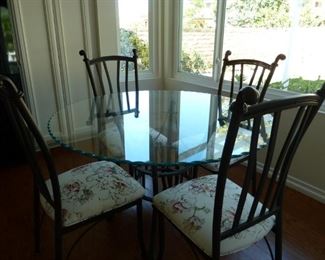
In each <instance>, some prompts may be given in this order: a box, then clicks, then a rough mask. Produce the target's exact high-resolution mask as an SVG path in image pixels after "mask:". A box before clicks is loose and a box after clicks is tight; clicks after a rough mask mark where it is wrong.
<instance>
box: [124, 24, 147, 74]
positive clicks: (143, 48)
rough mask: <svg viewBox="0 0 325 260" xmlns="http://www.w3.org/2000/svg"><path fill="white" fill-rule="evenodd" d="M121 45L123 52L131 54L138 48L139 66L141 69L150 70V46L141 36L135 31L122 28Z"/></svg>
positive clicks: (127, 54) (126, 54)
mask: <svg viewBox="0 0 325 260" xmlns="http://www.w3.org/2000/svg"><path fill="white" fill-rule="evenodd" d="M120 47H121V54H122V55H125V56H131V55H133V54H132V49H136V50H137V54H138V57H139V59H138V67H139V70H149V66H150V61H149V47H148V44H147V43H146V42H145V41H144V40H142V39H140V37H139V36H138V35H137V34H136V33H135V32H133V31H129V30H126V29H123V28H121V29H120Z"/></svg>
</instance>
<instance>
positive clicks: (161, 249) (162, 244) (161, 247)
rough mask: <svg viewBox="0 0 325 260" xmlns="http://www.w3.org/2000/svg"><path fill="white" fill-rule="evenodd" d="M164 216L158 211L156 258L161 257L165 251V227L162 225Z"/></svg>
mask: <svg viewBox="0 0 325 260" xmlns="http://www.w3.org/2000/svg"><path fill="white" fill-rule="evenodd" d="M164 222H165V221H164V216H163V215H162V214H161V213H160V212H158V233H159V249H158V258H157V259H158V260H161V259H163V255H164V251H165V227H164Z"/></svg>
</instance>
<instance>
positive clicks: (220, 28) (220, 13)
mask: <svg viewBox="0 0 325 260" xmlns="http://www.w3.org/2000/svg"><path fill="white" fill-rule="evenodd" d="M226 7H227V1H218V3H217V12H216V32H215V46H214V54H213V55H214V59H213V60H214V66H213V78H214V79H215V80H216V81H217V82H218V81H219V76H220V70H221V63H222V57H223V37H224V31H225V30H224V28H225V21H226Z"/></svg>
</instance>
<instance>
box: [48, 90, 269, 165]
mask: <svg viewBox="0 0 325 260" xmlns="http://www.w3.org/2000/svg"><path fill="white" fill-rule="evenodd" d="M129 95H130V105H129V107H128V106H127V102H126V98H125V96H124V95H123V94H120V95H119V96H118V95H106V96H102V97H97V98H89V99H86V100H82V101H79V102H76V103H73V104H70V105H67V106H66V107H65V108H64V109H62V110H60V111H57V112H55V113H54V114H53V115H52V116H51V118H50V119H49V122H48V130H49V133H50V135H51V137H52V138H53V139H54V140H55V142H57V143H58V144H60V145H62V146H63V147H65V148H68V149H71V150H73V151H76V152H79V153H81V154H84V155H88V156H91V157H94V158H96V159H100V160H110V161H114V162H118V163H128V164H132V165H152V166H175V165H199V164H205V163H210V162H217V161H219V159H220V157H221V152H222V149H223V145H224V141H225V137H226V134H227V129H228V123H227V121H224V122H223V123H222V126H221V125H220V123H219V120H218V116H219V115H218V111H219V109H218V107H220V106H222V111H225V113H228V110H229V105H230V102H229V99H228V98H227V97H223V96H222V97H219V96H217V95H212V94H206V93H199V92H189V91H158V90H148V91H139V107H135V104H136V102H135V99H134V98H132V95H135V93H134V92H131V93H130V94H129ZM132 102H133V103H132ZM266 121H267V120H266ZM265 125H267V122H266V123H265ZM269 128H270V126H268V125H267V127H266V131H264V138H262V137H261V138H260V140H259V143H260V146H261V147H263V146H264V145H266V143H267V132H268V131H267V129H269ZM249 137H250V130H249V127H245V126H243V128H241V129H240V138H238V139H237V142H236V145H235V149H234V153H233V157H234V158H235V157H238V158H239V157H242V156H244V155H245V154H247V151H248V150H249V149H248V148H249V142H248V140H249Z"/></svg>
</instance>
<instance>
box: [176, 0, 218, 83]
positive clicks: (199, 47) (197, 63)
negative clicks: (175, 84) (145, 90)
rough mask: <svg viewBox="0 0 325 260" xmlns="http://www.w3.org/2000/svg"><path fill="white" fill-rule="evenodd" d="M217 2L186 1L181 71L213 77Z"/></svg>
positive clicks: (213, 0)
mask: <svg viewBox="0 0 325 260" xmlns="http://www.w3.org/2000/svg"><path fill="white" fill-rule="evenodd" d="M216 7H217V1H216V0H199V1H197V0H184V1H183V8H182V16H183V19H182V24H181V26H182V31H181V34H182V35H181V39H182V40H181V53H180V62H179V71H183V72H189V73H193V74H198V75H203V76H208V77H212V73H213V60H214V46H215V42H214V41H215V29H216Z"/></svg>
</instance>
